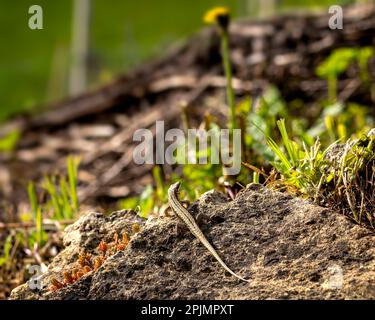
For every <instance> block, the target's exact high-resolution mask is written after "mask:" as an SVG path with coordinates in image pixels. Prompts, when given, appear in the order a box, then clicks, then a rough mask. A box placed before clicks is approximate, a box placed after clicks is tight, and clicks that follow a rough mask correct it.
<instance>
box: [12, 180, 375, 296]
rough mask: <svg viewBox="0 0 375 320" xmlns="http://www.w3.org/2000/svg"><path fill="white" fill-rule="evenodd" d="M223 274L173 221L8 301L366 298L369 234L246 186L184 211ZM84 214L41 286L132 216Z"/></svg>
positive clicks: (159, 222) (370, 271)
mask: <svg viewBox="0 0 375 320" xmlns="http://www.w3.org/2000/svg"><path fill="white" fill-rule="evenodd" d="M189 210H190V212H191V213H192V214H193V215H194V216H197V215H198V214H202V215H203V216H205V217H206V223H205V224H204V225H202V226H201V228H202V230H203V232H204V234H205V235H206V236H207V238H208V240H209V241H210V242H211V243H212V244H213V246H214V247H215V248H216V249H217V251H218V253H219V254H220V256H221V257H222V259H223V260H224V261H225V262H226V263H227V264H228V266H229V267H230V268H231V269H232V270H234V271H235V272H236V273H238V274H240V275H241V276H243V277H245V278H248V279H251V283H245V282H241V281H239V280H237V279H236V278H235V277H233V276H231V275H230V274H228V273H227V272H225V271H224V270H223V269H222V267H221V266H220V265H219V263H218V262H217V261H216V260H215V259H214V258H213V257H212V256H211V255H210V254H209V253H208V251H207V250H206V249H205V248H204V247H203V246H202V245H201V244H200V243H199V241H198V240H197V239H195V237H194V236H193V235H191V234H190V232H189V231H188V230H187V229H186V228H178V230H179V232H178V233H176V228H175V226H176V220H175V218H168V217H166V218H163V219H154V220H148V221H147V223H145V224H144V226H143V229H142V230H141V231H140V232H139V233H137V234H136V235H135V236H134V237H132V239H131V240H130V243H129V245H128V246H127V248H126V249H125V250H124V251H121V252H118V253H116V254H115V255H113V256H111V257H110V258H108V259H107V260H106V261H105V262H104V264H103V265H102V266H101V267H100V268H99V269H98V270H97V271H96V272H90V273H88V274H87V275H85V276H84V277H83V278H81V279H80V280H79V281H78V282H76V283H74V284H73V285H69V286H67V287H65V288H62V289H60V290H58V291H55V292H48V291H47V290H44V291H43V290H42V291H40V292H38V293H36V292H33V291H31V290H30V289H29V288H28V286H27V285H23V286H20V287H18V288H16V289H15V290H13V292H12V295H11V298H12V299H36V298H37V299H373V298H375V260H374V246H373V243H374V234H373V233H372V232H371V231H369V230H367V229H365V228H363V227H360V226H358V225H355V224H353V223H352V222H350V221H349V220H347V219H346V218H345V217H344V216H343V215H340V214H338V213H335V212H331V211H329V210H327V209H324V208H322V207H319V206H316V205H314V204H312V203H310V202H308V201H306V200H303V199H300V198H292V197H291V196H288V195H287V194H284V193H280V192H275V191H271V190H268V189H266V188H264V187H263V186H260V185H256V184H250V185H248V186H247V188H246V189H245V190H243V191H242V192H241V193H240V194H239V195H238V197H237V198H236V199H235V200H234V201H229V200H228V199H227V198H226V197H225V196H224V195H223V194H220V193H218V192H216V191H210V192H207V193H205V194H204V195H203V196H202V197H201V198H200V199H199V200H198V201H197V202H196V203H194V204H193V205H192V206H191V208H190V209H189ZM126 217H127V215H122V214H119V213H115V214H114V215H112V216H109V217H104V216H103V215H100V214H90V215H88V216H85V217H83V218H81V219H80V220H79V221H77V222H76V223H75V224H74V225H72V226H71V227H69V228H68V229H67V230H66V235H65V244H66V246H67V247H66V249H65V250H64V251H63V252H61V253H60V254H59V255H58V256H57V257H56V259H55V260H54V261H53V263H52V264H51V265H50V266H49V271H48V272H47V274H45V275H43V277H44V281H48V280H49V279H50V278H51V276H52V275H56V274H57V273H59V272H60V273H61V271H62V270H63V269H65V268H67V267H69V265H70V264H71V263H72V261H74V260H76V257H77V254H78V252H80V251H82V250H83V249H84V250H92V249H93V248H95V246H96V245H97V244H98V243H99V241H100V240H102V239H103V238H106V237H108V238H110V237H111V236H112V235H113V233H114V232H115V231H117V232H119V233H121V231H122V230H121V229H126V230H128V229H129V225H130V224H131V223H132V221H134V219H135V217H133V218H131V219H130V218H126Z"/></svg>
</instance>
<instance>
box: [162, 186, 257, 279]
mask: <svg viewBox="0 0 375 320" xmlns="http://www.w3.org/2000/svg"><path fill="white" fill-rule="evenodd" d="M179 189H180V182H176V183H175V184H172V185H171V186H170V187H169V190H168V203H169V206H170V207H171V208H172V210H173V212H174V213H175V214H176V215H177V217H179V218H180V219H181V220H182V221H183V222H184V223H185V224H186V225H187V227H188V228H189V230H190V232H191V233H192V234H193V235H194V236H195V237H196V238H197V239H198V240H199V241H200V242H201V243H202V244H203V245H204V246H205V247H206V248H207V250H208V251H209V252H210V253H211V254H212V256H213V257H214V258H215V259H216V260H217V261H218V262H219V263H220V264H221V266H222V267H223V268H224V269H225V270H226V271H228V272H229V273H230V274H232V275H233V276H235V277H236V278H238V279H240V280H242V281H246V282H250V280H246V279H244V278H242V277H240V276H239V275H237V274H236V273H235V272H233V271H232V270H231V269H230V268H229V267H228V266H227V265H226V264H225V262H224V261H223V260H221V258H220V256H219V254H218V253H217V252H216V250H215V249H214V248H213V247H212V245H211V244H210V243H209V242H208V240H207V238H206V237H205V236H204V234H203V232H202V231H201V229H200V228H199V226H198V225H197V223H196V222H195V220H194V218H193V216H192V215H191V214H190V213H189V212H188V211H187V210H186V209H185V208H184V207H183V206H182V204H181V203H180V200H179V199H178V192H179Z"/></svg>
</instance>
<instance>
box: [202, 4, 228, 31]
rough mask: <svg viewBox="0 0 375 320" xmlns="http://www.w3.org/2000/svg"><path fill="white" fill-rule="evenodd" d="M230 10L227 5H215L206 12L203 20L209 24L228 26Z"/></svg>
mask: <svg viewBox="0 0 375 320" xmlns="http://www.w3.org/2000/svg"><path fill="white" fill-rule="evenodd" d="M229 18H230V10H229V9H228V8H226V7H215V8H213V9H211V10H209V11H207V12H206V14H205V15H204V17H203V21H204V22H205V23H207V24H218V25H219V26H221V27H223V28H227V27H228V24H229Z"/></svg>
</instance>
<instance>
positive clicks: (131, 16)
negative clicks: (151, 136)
mask: <svg viewBox="0 0 375 320" xmlns="http://www.w3.org/2000/svg"><path fill="white" fill-rule="evenodd" d="M73 1H74V0H59V1H52V0H16V1H11V0H0V35H1V42H0V121H3V120H5V119H7V118H9V117H10V116H12V115H14V114H16V113H18V112H21V111H38V110H40V108H38V107H39V106H42V105H45V104H47V103H48V102H52V101H57V100H59V99H61V98H63V97H65V96H66V95H67V93H68V78H69V77H68V75H69V65H70V61H71V58H70V57H71V49H70V47H71V34H72V16H73V13H72V11H73ZM257 1H258V0H257ZM257 1H255V0H221V1H217V0H159V1H156V0H137V1H133V0H124V1H120V0H92V1H91V24H90V54H89V69H88V70H89V87H95V86H98V85H99V84H102V83H105V82H108V81H109V80H110V79H111V78H112V77H113V76H114V75H116V74H119V73H121V72H124V71H126V70H128V69H129V68H133V67H135V66H136V65H137V64H139V63H141V62H142V61H144V60H145V59H148V58H151V57H153V56H156V55H160V54H162V53H163V52H164V51H165V48H166V47H167V46H168V45H171V44H172V43H174V42H175V41H176V40H179V39H184V38H186V37H187V36H188V35H190V34H191V33H194V32H196V31H197V30H199V29H200V28H201V27H202V16H203V14H204V13H205V11H206V10H207V9H210V8H211V7H213V6H216V5H225V6H228V7H230V8H231V9H232V13H233V15H234V16H237V17H247V16H253V17H257V16H259V15H264V12H263V13H262V12H261V9H262V8H259V3H261V4H260V6H262V3H265V2H267V1H263V2H262V0H259V3H258V2H257ZM268 2H269V3H271V4H272V3H274V4H275V7H276V9H275V10H274V11H275V12H276V13H278V12H280V11H285V10H294V9H295V8H302V9H309V10H311V9H321V8H324V7H327V6H329V5H332V4H348V3H351V2H353V1H337V0H336V1H331V0H321V1H312V0H284V1H283V0H279V1H277V0H268ZM34 4H37V5H40V6H41V7H42V8H43V18H44V29H43V30H30V29H29V27H28V19H29V17H30V15H29V14H28V9H29V7H30V6H31V5H34ZM254 4H255V5H254ZM257 5H258V7H257ZM267 5H268V4H267ZM263 11H264V8H263Z"/></svg>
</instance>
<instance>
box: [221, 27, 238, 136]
mask: <svg viewBox="0 0 375 320" xmlns="http://www.w3.org/2000/svg"><path fill="white" fill-rule="evenodd" d="M221 54H222V58H223V66H224V71H225V77H226V78H227V101H228V105H229V109H230V122H229V129H230V131H231V132H232V130H233V129H237V128H238V126H237V120H236V105H235V99H234V91H233V84H232V67H231V64H230V59H229V36H228V31H227V30H222V32H221Z"/></svg>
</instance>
